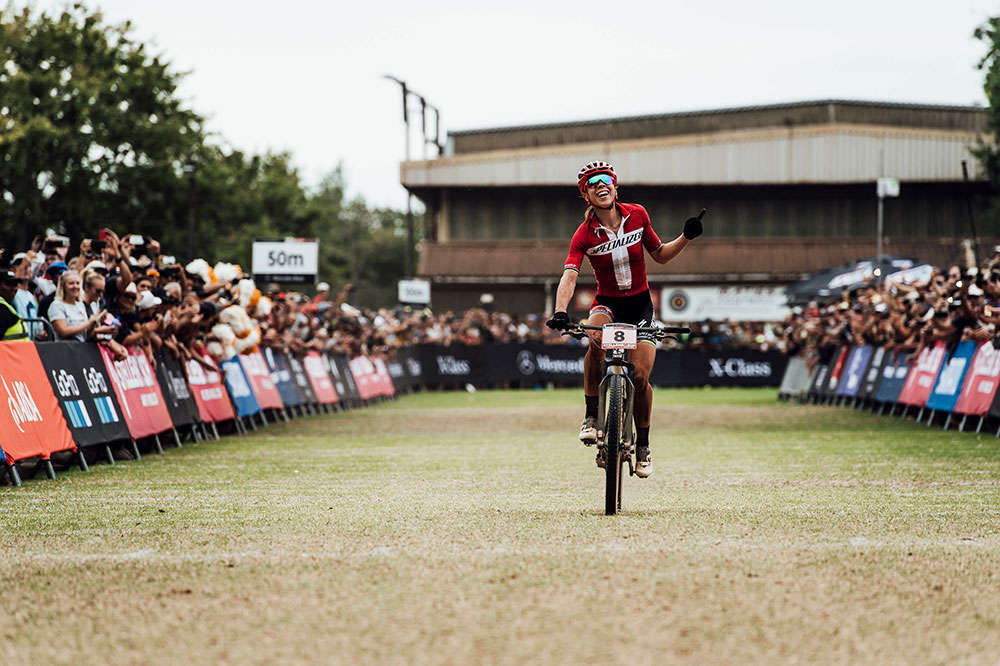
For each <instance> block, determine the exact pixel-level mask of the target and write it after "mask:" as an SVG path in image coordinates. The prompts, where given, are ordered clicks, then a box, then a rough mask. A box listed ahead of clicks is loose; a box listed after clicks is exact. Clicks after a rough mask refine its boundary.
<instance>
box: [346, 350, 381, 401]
mask: <svg viewBox="0 0 1000 666" xmlns="http://www.w3.org/2000/svg"><path fill="white" fill-rule="evenodd" d="M347 365H348V367H349V368H350V369H351V376H352V377H354V384H355V386H357V387H358V395H359V396H361V399H362V400H370V399H371V398H374V397H375V396H377V395H379V393H378V386H377V384H376V382H377V379H376V377H375V365H374V364H373V363H372V362H371V361H369V360H368V358H367V357H365V356H356V357H354V358H352V359H351V360H350V361H348V362H347Z"/></svg>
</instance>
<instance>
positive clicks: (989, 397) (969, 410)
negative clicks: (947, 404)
mask: <svg viewBox="0 0 1000 666" xmlns="http://www.w3.org/2000/svg"><path fill="white" fill-rule="evenodd" d="M998 377H1000V351H998V350H996V349H994V348H993V344H992V343H991V342H990V341H988V340H987V341H986V342H983V343H982V344H980V345H979V349H977V350H976V353H975V355H974V356H973V357H972V364H971V365H970V366H969V371H968V372H967V373H966V375H965V383H964V384H963V385H962V392H961V394H959V396H958V402H957V403H955V412H957V413H959V414H971V415H973V416H982V415H983V414H986V413H987V412H988V411H990V405H992V404H993V398H994V396H996V393H997V383H998V382H997V379H998Z"/></svg>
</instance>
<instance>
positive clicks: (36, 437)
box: [0, 341, 76, 465]
mask: <svg viewBox="0 0 1000 666" xmlns="http://www.w3.org/2000/svg"><path fill="white" fill-rule="evenodd" d="M52 344H63V343H52ZM46 374H47V373H46V372H45V368H44V366H43V365H42V359H41V358H40V357H39V356H38V351H37V350H36V349H35V345H34V344H33V343H31V342H27V341H23V342H21V341H19V342H0V447H2V448H3V453H4V458H5V459H6V461H7V464H8V465H13V464H14V463H15V462H17V461H18V460H24V459H25V458H33V457H35V456H39V457H41V458H43V459H48V458H49V455H50V454H52V453H55V452H56V451H74V450H76V445H75V444H74V443H73V435H72V434H70V431H69V428H68V427H67V426H66V421H65V419H63V411H62V409H60V406H59V400H57V399H56V396H55V393H53V391H52V386H51V385H50V383H49V381H50V380H49V379H46Z"/></svg>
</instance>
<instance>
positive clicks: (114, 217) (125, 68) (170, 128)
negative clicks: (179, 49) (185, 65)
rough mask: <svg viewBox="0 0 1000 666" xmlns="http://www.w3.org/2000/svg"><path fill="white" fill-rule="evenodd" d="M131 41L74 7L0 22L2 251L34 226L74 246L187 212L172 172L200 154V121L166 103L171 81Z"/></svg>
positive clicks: (173, 92) (174, 78)
mask: <svg viewBox="0 0 1000 666" xmlns="http://www.w3.org/2000/svg"><path fill="white" fill-rule="evenodd" d="M130 33H131V26H130V24H129V23H125V24H122V25H108V24H106V23H105V22H104V20H103V17H102V16H101V14H100V13H99V12H95V11H91V10H89V9H87V8H86V7H85V6H84V5H82V4H73V5H71V6H68V7H67V8H66V9H65V10H63V11H62V12H61V13H60V14H59V15H58V16H56V15H50V14H48V13H45V12H41V13H36V12H35V11H34V10H33V9H32V8H31V7H25V8H23V9H22V10H20V11H19V12H18V11H15V10H14V9H13V5H12V4H8V6H7V8H5V9H4V10H3V11H2V13H0V62H3V63H4V65H3V68H2V69H0V151H2V152H0V155H2V158H0V188H2V192H0V196H2V202H0V206H2V209H0V235H2V236H3V237H4V238H6V240H7V242H11V241H13V240H15V239H16V241H17V242H18V243H19V244H20V245H22V246H23V245H24V244H26V243H27V241H28V240H29V239H30V238H31V236H32V235H33V234H34V233H35V232H36V231H38V230H40V229H41V228H42V227H44V226H55V227H59V228H61V229H63V230H64V231H66V232H68V233H70V234H71V235H73V236H76V237H79V236H82V235H85V234H88V233H92V232H93V231H94V229H96V228H97V227H100V226H115V227H117V228H122V229H124V228H129V227H132V226H133V225H134V224H135V222H136V221H137V220H150V222H152V223H155V222H160V223H165V222H166V221H168V220H169V218H171V217H175V216H176V213H170V212H169V209H171V208H177V207H178V206H179V205H182V202H185V201H186V197H184V196H183V193H184V192H186V187H185V185H184V174H183V164H184V161H185V160H186V159H187V158H188V157H189V156H190V155H192V154H194V153H196V152H197V151H198V150H199V149H200V147H201V145H202V142H203V136H202V127H201V125H202V120H201V118H200V117H199V116H198V114H196V113H195V112H194V111H192V110H190V109H188V108H186V107H185V106H184V105H183V104H182V102H181V101H180V99H179V98H178V96H177V85H178V83H179V81H180V78H181V75H180V74H179V73H177V72H174V71H173V70H172V69H171V67H170V65H169V64H168V63H167V62H165V61H164V60H163V59H162V58H161V56H159V55H153V54H150V53H148V52H147V50H146V46H145V45H144V44H142V43H141V42H138V41H136V40H134V39H133V38H132V36H131V34H130ZM130 230H131V229H130ZM151 231H153V232H155V229H152V230H151Z"/></svg>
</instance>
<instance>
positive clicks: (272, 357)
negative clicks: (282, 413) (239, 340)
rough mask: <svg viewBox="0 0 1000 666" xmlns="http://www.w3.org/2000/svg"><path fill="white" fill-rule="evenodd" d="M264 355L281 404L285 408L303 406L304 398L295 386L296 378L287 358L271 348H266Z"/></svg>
mask: <svg viewBox="0 0 1000 666" xmlns="http://www.w3.org/2000/svg"><path fill="white" fill-rule="evenodd" d="M262 353H263V356H264V361H266V362H267V367H268V369H269V370H270V371H271V381H272V382H274V386H275V388H276V389H278V395H280V396H281V402H282V403H284V405H285V407H298V406H299V405H301V404H302V402H303V400H302V396H301V394H300V393H299V389H298V387H297V386H296V385H295V378H294V377H293V376H292V370H291V368H290V367H289V365H288V359H286V358H285V355H284V354H283V353H281V352H278V351H275V350H274V349H272V348H270V347H264V350H263V352H262Z"/></svg>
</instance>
